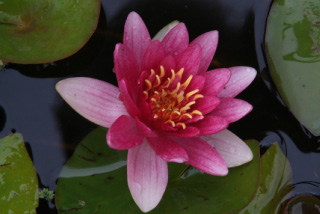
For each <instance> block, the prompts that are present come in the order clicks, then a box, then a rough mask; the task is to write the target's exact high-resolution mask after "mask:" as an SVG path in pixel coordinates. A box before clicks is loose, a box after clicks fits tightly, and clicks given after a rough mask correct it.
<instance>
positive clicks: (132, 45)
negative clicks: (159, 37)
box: [123, 12, 151, 65]
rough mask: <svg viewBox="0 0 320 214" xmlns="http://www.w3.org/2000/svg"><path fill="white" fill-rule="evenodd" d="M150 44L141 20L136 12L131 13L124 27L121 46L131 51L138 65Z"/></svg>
mask: <svg viewBox="0 0 320 214" xmlns="http://www.w3.org/2000/svg"><path fill="white" fill-rule="evenodd" d="M150 42H151V37H150V34H149V32H148V29H147V27H146V25H145V24H144V22H143V20H142V19H141V17H140V16H139V15H138V14H137V13H136V12H131V13H130V14H129V15H128V18H127V21H126V23H125V26H124V35H123V44H124V45H125V46H127V47H128V48H129V49H130V50H131V51H132V53H133V55H134V57H135V58H136V60H137V62H138V64H139V65H140V63H141V61H142V57H143V54H144V52H145V51H146V49H147V47H148V45H149V43H150Z"/></svg>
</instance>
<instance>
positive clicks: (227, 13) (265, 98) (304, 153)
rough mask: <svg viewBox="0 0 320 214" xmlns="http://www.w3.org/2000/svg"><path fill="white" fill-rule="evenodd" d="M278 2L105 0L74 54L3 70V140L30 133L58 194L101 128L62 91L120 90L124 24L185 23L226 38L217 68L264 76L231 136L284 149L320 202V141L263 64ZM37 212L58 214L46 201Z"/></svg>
mask: <svg viewBox="0 0 320 214" xmlns="http://www.w3.org/2000/svg"><path fill="white" fill-rule="evenodd" d="M270 4H271V0H242V1H238V0H228V1H225V0H215V1H212V0H211V1H210V0H201V1H200V0H176V1H170V0H164V1H147V0H135V1H129V0H102V11H101V14H100V20H99V25H98V29H97V30H96V32H95V34H94V35H93V37H92V38H91V39H90V40H89V42H88V43H87V44H86V45H85V46H84V47H83V48H82V49H81V50H80V51H79V52H78V53H76V54H75V55H73V56H71V57H69V58H67V59H64V60H60V61H57V62H54V63H50V64H46V65H15V64H10V65H7V67H6V68H5V69H4V70H3V71H0V138H3V137H5V136H7V135H8V134H10V133H11V132H19V133H22V134H23V137H24V140H25V142H26V144H27V147H28V150H29V152H30V154H31V157H32V159H33V162H34V165H35V168H36V170H37V172H38V176H39V181H40V183H41V185H40V187H41V188H42V187H48V188H49V189H50V190H55V187H56V180H57V178H58V176H59V173H60V171H61V169H62V167H63V165H64V164H65V162H66V161H67V160H68V158H69V157H70V156H71V155H72V152H73V151H74V149H75V147H76V146H77V144H78V143H79V142H80V141H81V140H82V139H83V138H84V137H85V136H86V135H87V134H88V133H89V132H90V131H92V130H93V129H95V128H96V125H94V124H92V123H90V122H88V121H87V120H86V119H84V118H82V117H81V116H79V115H78V114H77V113H76V112H75V111H73V110H72V109H71V108H70V107H69V106H68V105H67V104H66V103H65V102H64V101H63V100H62V99H61V97H60V96H59V95H58V94H57V92H56V91H55V88H54V87H55V84H56V83H57V82H58V81H59V80H61V79H64V78H66V77H73V76H88V77H94V78H97V79H101V80H104V81H107V82H112V83H114V84H116V79H115V75H114V73H113V72H112V68H113V50H114V46H115V44H116V43H117V42H121V40H122V32H123V26H124V22H125V19H126V17H127V15H128V13H129V12H130V11H136V12H138V13H139V14H140V15H141V17H142V18H143V19H144V21H145V22H146V25H147V27H148V28H149V30H150V33H151V35H154V34H155V33H156V32H157V30H159V29H160V28H161V27H162V26H164V25H166V24H167V23H169V22H171V21H172V20H175V19H177V20H180V21H183V22H185V24H186V26H187V28H188V30H189V33H190V39H193V38H195V37H196V36H197V35H200V34H202V33H204V32H207V31H210V30H213V29H216V30H218V31H219V37H220V39H219V45H218V49H217V53H216V56H215V58H214V61H213V63H212V68H213V67H230V66H235V65H246V66H252V67H255V68H256V69H257V70H258V71H260V72H259V74H258V76H257V78H256V79H255V81H254V82H253V84H252V85H251V86H250V87H249V88H248V89H246V90H245V91H244V92H243V93H242V94H240V96H239V97H240V98H241V99H244V100H246V101H248V102H249V103H251V104H252V105H253V107H254V109H253V111H252V112H251V113H250V114H249V115H248V116H246V117H245V118H243V119H241V120H240V121H238V122H236V123H234V124H231V125H230V127H229V129H230V130H231V131H233V132H234V133H235V134H237V135H238V136H239V137H240V138H242V139H257V140H258V141H260V143H261V148H262V149H261V151H262V152H264V151H265V149H266V148H267V147H268V146H270V145H271V144H272V143H274V142H279V143H280V146H281V148H282V151H283V152H284V153H285V154H286V156H287V157H288V159H289V161H290V163H291V166H292V169H293V182H294V195H296V194H312V195H316V196H320V195H319V194H320V177H319V176H320V167H319V164H318V163H320V154H319V153H320V138H317V137H313V136H312V135H311V134H310V133H309V132H308V131H307V130H306V129H305V128H304V127H303V126H301V125H300V123H299V122H298V121H297V120H296V119H295V118H294V116H293V115H292V114H291V113H290V112H289V111H288V109H287V108H286V106H285V105H284V104H283V102H282V101H281V98H280V97H279V95H278V93H277V92H276V90H275V87H274V86H273V84H272V81H271V79H270V75H269V73H268V67H267V65H266V62H265V58H264V56H265V55H264V32H265V23H266V18H267V15H268V11H269V8H270ZM37 211H38V213H57V211H56V209H55V206H54V204H52V203H49V204H47V203H45V202H41V204H40V207H39V208H38V210H37Z"/></svg>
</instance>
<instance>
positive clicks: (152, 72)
mask: <svg viewBox="0 0 320 214" xmlns="http://www.w3.org/2000/svg"><path fill="white" fill-rule="evenodd" d="M155 74H156V72H155V71H154V70H153V69H151V73H150V76H149V77H152V76H153V75H155Z"/></svg>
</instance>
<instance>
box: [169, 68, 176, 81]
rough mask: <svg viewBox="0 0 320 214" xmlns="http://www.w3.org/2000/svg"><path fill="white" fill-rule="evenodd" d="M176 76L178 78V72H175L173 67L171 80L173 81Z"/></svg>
mask: <svg viewBox="0 0 320 214" xmlns="http://www.w3.org/2000/svg"><path fill="white" fill-rule="evenodd" d="M174 78H176V73H175V72H174V70H173V69H171V78H170V81H171V82H173V80H174Z"/></svg>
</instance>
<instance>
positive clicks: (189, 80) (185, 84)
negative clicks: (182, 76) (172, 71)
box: [181, 75, 193, 89]
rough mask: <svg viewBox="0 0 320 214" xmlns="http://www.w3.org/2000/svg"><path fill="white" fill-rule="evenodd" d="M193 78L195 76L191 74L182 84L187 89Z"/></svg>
mask: <svg viewBox="0 0 320 214" xmlns="http://www.w3.org/2000/svg"><path fill="white" fill-rule="evenodd" d="M192 78H193V76H192V75H190V76H189V77H188V79H187V80H186V81H185V82H184V83H183V84H182V85H181V86H182V87H184V88H185V89H186V88H187V87H188V85H189V84H190V82H191V80H192Z"/></svg>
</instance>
